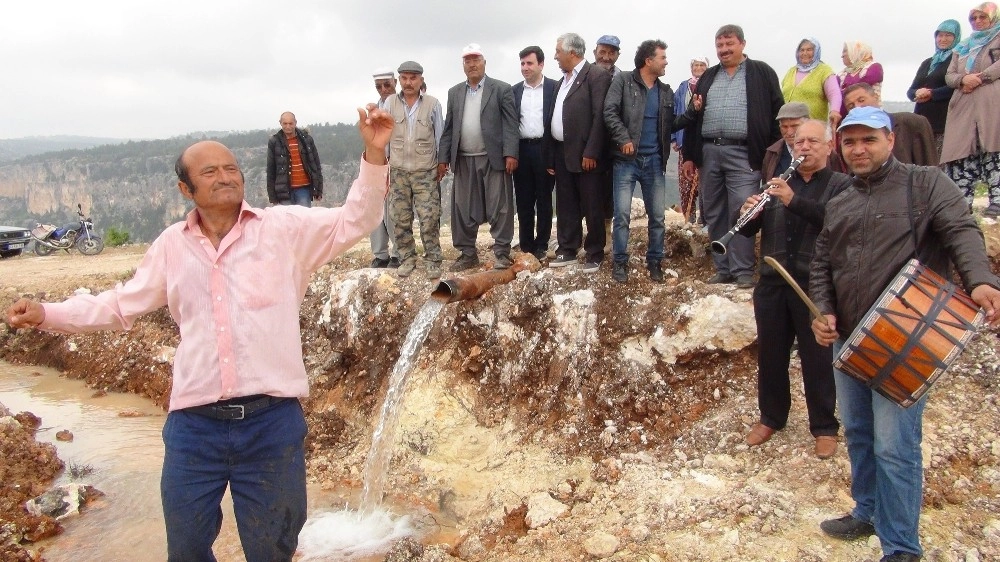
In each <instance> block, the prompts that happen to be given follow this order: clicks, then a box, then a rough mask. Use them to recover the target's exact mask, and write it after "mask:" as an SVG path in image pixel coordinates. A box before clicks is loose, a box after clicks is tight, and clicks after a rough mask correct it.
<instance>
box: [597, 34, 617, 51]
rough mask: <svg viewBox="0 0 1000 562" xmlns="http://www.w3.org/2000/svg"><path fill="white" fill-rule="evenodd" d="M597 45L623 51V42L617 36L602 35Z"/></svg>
mask: <svg viewBox="0 0 1000 562" xmlns="http://www.w3.org/2000/svg"><path fill="white" fill-rule="evenodd" d="M597 44H598V45H607V46H609V47H614V48H615V49H621V45H622V41H621V39H619V38H618V36H617V35H601V38H600V39H598V40H597Z"/></svg>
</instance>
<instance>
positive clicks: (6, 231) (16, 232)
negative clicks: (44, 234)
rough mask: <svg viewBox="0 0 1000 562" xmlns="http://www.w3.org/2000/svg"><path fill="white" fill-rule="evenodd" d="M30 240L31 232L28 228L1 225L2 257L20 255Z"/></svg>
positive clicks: (0, 252) (0, 247)
mask: <svg viewBox="0 0 1000 562" xmlns="http://www.w3.org/2000/svg"><path fill="white" fill-rule="evenodd" d="M29 240H31V233H30V232H29V231H28V229H27V228H18V227H16V226H0V259H3V258H12V257H14V256H17V255H20V254H21V250H23V249H24V246H25V245H26V244H27V243H28V241H29Z"/></svg>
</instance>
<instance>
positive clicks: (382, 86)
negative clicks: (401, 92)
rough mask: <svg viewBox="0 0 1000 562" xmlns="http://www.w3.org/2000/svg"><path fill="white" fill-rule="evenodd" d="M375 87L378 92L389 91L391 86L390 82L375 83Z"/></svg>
mask: <svg viewBox="0 0 1000 562" xmlns="http://www.w3.org/2000/svg"><path fill="white" fill-rule="evenodd" d="M375 87H376V88H378V89H379V90H391V89H392V88H393V85H392V82H376V83H375Z"/></svg>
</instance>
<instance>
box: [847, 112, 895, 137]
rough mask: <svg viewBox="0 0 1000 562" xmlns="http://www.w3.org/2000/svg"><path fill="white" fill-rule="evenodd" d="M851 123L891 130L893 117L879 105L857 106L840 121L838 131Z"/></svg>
mask: <svg viewBox="0 0 1000 562" xmlns="http://www.w3.org/2000/svg"><path fill="white" fill-rule="evenodd" d="M851 125H863V126H865V127H868V128H869V129H889V130H890V131H891V130H892V119H891V118H890V117H889V114H888V113H886V112H885V111H882V109H881V108H879V107H855V108H854V109H852V110H851V111H850V112H848V113H847V117H844V120H843V121H841V122H840V126H839V127H837V131H838V132H839V131H843V130H844V127H850V126H851Z"/></svg>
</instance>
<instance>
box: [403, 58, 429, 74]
mask: <svg viewBox="0 0 1000 562" xmlns="http://www.w3.org/2000/svg"><path fill="white" fill-rule="evenodd" d="M396 72H398V73H400V74H402V73H404V72H415V73H417V74H423V73H424V67H422V66H420V63H419V62H416V61H412V60H408V61H406V62H404V63H402V64H400V65H399V68H397V69H396Z"/></svg>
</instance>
